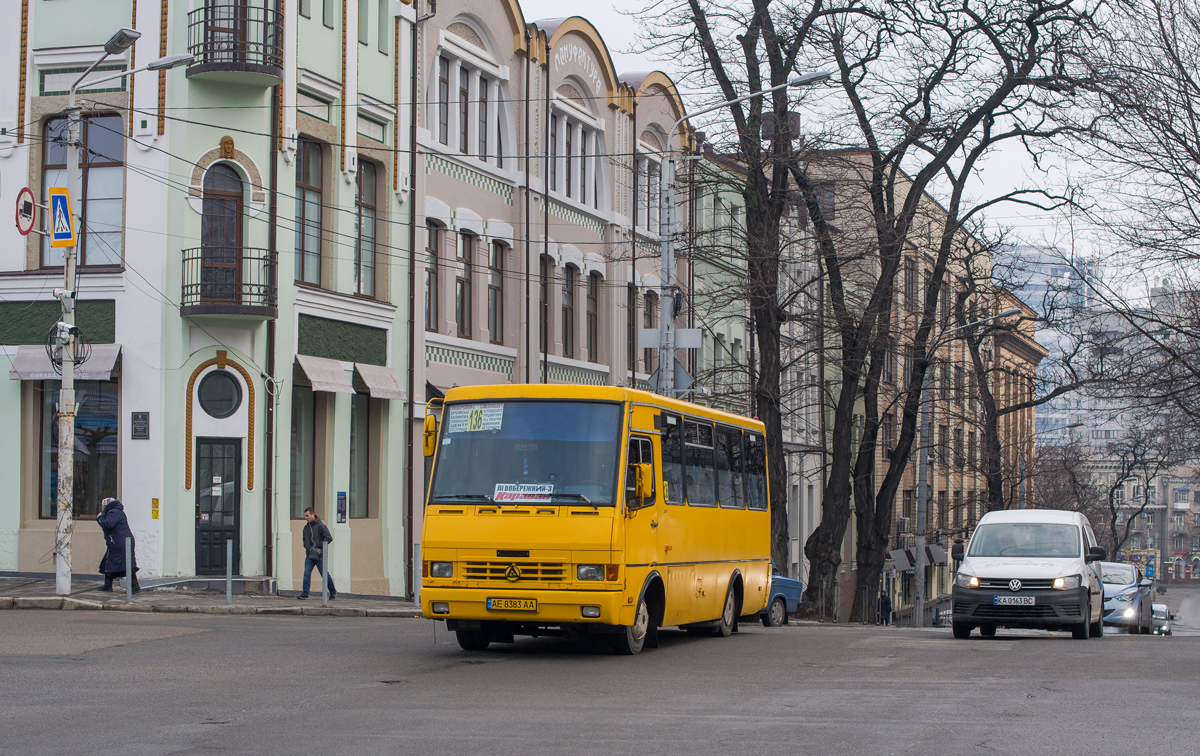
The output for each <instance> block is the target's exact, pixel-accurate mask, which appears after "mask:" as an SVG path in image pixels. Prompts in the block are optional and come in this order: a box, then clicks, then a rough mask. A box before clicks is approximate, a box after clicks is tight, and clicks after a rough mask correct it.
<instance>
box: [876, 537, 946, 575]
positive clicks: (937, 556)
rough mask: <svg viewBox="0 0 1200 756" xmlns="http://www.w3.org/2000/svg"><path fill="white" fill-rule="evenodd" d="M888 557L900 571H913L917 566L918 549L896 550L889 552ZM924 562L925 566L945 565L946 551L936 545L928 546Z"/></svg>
mask: <svg viewBox="0 0 1200 756" xmlns="http://www.w3.org/2000/svg"><path fill="white" fill-rule="evenodd" d="M888 556H889V557H890V558H891V560H892V561H893V562H895V563H896V569H898V570H911V569H912V568H913V567H915V566H916V564H917V550H916V549H895V550H893V551H889V552H888ZM924 561H925V564H945V563H946V550H945V549H943V548H942V547H941V546H939V545H937V544H936V543H930V544H926V546H925V560H924Z"/></svg>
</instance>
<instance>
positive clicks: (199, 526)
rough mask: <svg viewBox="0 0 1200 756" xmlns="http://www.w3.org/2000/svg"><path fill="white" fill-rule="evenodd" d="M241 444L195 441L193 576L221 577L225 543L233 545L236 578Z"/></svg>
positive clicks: (226, 440)
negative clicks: (231, 542)
mask: <svg viewBox="0 0 1200 756" xmlns="http://www.w3.org/2000/svg"><path fill="white" fill-rule="evenodd" d="M241 480H242V441H241V439H237V438H198V439H196V574H197V575H224V574H225V552H226V548H227V542H228V541H233V573H234V574H235V575H237V574H240V572H241V564H240V559H239V554H240V552H241V549H240V548H239V544H238V523H239V521H240V519H241V509H242V507H241V504H242V497H241V490H242V485H241Z"/></svg>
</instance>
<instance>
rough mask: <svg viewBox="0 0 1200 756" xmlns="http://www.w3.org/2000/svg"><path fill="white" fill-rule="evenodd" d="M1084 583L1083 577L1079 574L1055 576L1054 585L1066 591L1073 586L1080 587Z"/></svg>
mask: <svg viewBox="0 0 1200 756" xmlns="http://www.w3.org/2000/svg"><path fill="white" fill-rule="evenodd" d="M1082 584H1083V579H1082V578H1080V577H1079V576H1078V575H1071V576H1069V577H1060V578H1054V587H1055V588H1056V589H1058V590H1060V591H1065V590H1068V589H1071V588H1078V587H1079V586H1080V585H1082Z"/></svg>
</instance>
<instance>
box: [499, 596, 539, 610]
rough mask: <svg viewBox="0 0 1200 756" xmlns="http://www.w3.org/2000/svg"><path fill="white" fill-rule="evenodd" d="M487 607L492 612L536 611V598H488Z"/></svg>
mask: <svg viewBox="0 0 1200 756" xmlns="http://www.w3.org/2000/svg"><path fill="white" fill-rule="evenodd" d="M487 608H488V609H489V610H491V611H493V612H536V611H537V599H531V598H490V599H488V600H487Z"/></svg>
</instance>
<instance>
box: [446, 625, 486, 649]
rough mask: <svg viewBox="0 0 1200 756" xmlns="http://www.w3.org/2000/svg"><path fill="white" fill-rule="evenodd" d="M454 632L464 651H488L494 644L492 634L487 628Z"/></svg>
mask: <svg viewBox="0 0 1200 756" xmlns="http://www.w3.org/2000/svg"><path fill="white" fill-rule="evenodd" d="M454 634H455V636H457V637H458V645H459V646H461V647H462V649H463V651H487V647H488V646H490V645H492V634H491V633H489V632H488V631H487V630H455V631H454Z"/></svg>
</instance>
